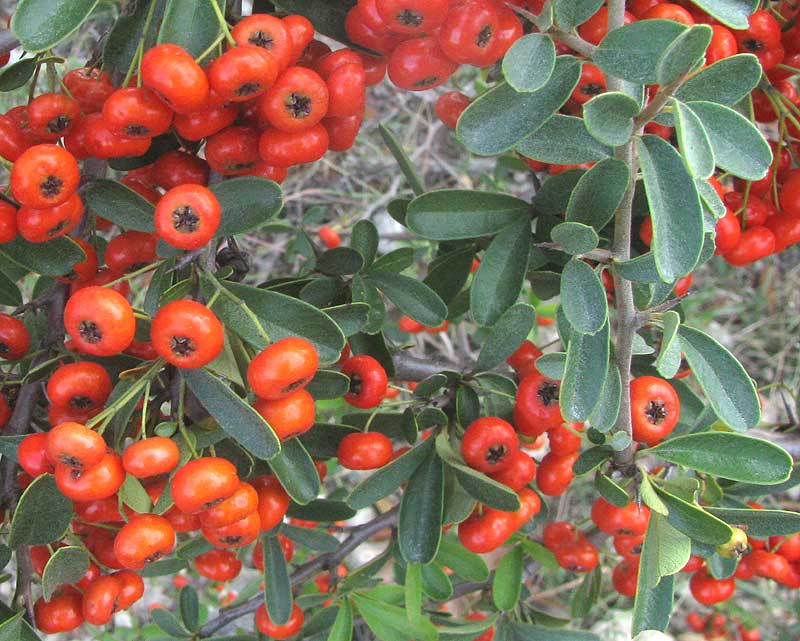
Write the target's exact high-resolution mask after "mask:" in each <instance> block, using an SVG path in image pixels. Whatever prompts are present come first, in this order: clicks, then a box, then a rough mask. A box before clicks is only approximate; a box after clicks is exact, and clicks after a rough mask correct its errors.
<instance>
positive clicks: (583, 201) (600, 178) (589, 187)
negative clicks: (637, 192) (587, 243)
mask: <svg viewBox="0 0 800 641" xmlns="http://www.w3.org/2000/svg"><path fill="white" fill-rule="evenodd" d="M629 178H630V171H629V170H628V166H627V165H626V164H625V163H624V162H622V161H621V160H617V159H616V158H609V159H607V160H602V161H600V162H599V163H597V164H596V165H595V166H594V167H592V168H591V169H590V170H589V171H587V172H586V173H585V174H583V176H581V178H580V180H578V183H577V184H576V185H575V189H574V191H573V192H572V194H571V195H570V197H569V202H568V203H567V208H566V219H567V221H568V222H573V223H582V224H584V225H590V226H591V227H593V228H594V229H595V230H596V231H598V232H599V231H601V230H602V229H603V228H604V227H605V226H606V225H607V224H608V223H609V221H610V220H611V219H612V218H613V217H614V212H616V210H617V207H619V204H620V203H621V202H622V199H623V198H624V197H625V192H626V191H627V189H628V181H629Z"/></svg>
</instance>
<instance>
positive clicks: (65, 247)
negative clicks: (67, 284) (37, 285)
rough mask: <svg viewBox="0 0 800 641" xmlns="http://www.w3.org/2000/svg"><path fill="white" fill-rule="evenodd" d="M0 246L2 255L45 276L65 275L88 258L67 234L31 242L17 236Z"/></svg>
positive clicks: (0, 254)
mask: <svg viewBox="0 0 800 641" xmlns="http://www.w3.org/2000/svg"><path fill="white" fill-rule="evenodd" d="M0 247H1V249H0V256H4V257H6V258H8V259H9V260H11V261H13V262H14V263H16V264H17V265H19V266H21V267H23V268H25V269H26V270H28V271H32V272H34V273H36V274H41V275H43V276H63V275H64V274H68V273H69V272H70V270H71V269H72V267H73V265H75V263H78V262H80V261H82V260H85V259H86V254H84V253H83V250H82V249H81V248H80V246H79V245H78V244H77V243H75V242H74V241H73V240H72V239H70V238H67V237H66V236H62V237H60V238H56V239H54V240H48V241H47V242H46V243H29V242H28V241H27V240H25V239H23V238H22V237H21V236H17V237H16V238H15V239H14V240H12V241H11V242H10V243H3V245H2V246H0Z"/></svg>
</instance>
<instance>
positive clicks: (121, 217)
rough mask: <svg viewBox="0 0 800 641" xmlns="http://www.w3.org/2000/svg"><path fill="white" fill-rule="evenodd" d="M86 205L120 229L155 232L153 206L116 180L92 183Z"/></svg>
mask: <svg viewBox="0 0 800 641" xmlns="http://www.w3.org/2000/svg"><path fill="white" fill-rule="evenodd" d="M86 203H87V204H88V205H89V208H90V209H91V210H92V212H94V213H95V214H97V215H98V216H102V217H103V218H105V219H106V220H110V221H111V222H113V223H116V224H117V225H119V226H120V227H124V228H125V229H133V230H135V231H146V232H153V231H155V225H154V223H153V214H154V212H155V208H154V207H153V205H152V204H151V203H149V202H148V201H146V200H145V199H144V198H142V197H141V196H140V195H139V194H137V193H136V192H135V191H133V189H130V188H129V187H126V186H125V185H123V184H122V183H120V182H117V181H116V180H106V179H100V180H95V181H93V182H91V183H90V184H89V187H88V188H87V190H86Z"/></svg>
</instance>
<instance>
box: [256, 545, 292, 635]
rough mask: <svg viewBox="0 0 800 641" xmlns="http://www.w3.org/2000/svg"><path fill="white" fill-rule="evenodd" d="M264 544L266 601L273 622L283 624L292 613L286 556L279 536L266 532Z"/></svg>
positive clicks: (290, 585) (290, 587)
mask: <svg viewBox="0 0 800 641" xmlns="http://www.w3.org/2000/svg"><path fill="white" fill-rule="evenodd" d="M256 545H262V546H264V602H265V604H266V606H267V612H268V613H269V618H270V619H271V620H272V622H273V623H276V624H278V625H283V624H284V623H286V622H287V621H288V620H289V617H290V616H291V614H292V602H293V599H292V584H291V582H290V581H289V571H288V569H287V567H286V557H284V555H283V548H282V547H281V543H280V541H279V540H278V537H277V536H271V535H269V534H265V535H263V536H262V537H261V541H260V543H257V544H256Z"/></svg>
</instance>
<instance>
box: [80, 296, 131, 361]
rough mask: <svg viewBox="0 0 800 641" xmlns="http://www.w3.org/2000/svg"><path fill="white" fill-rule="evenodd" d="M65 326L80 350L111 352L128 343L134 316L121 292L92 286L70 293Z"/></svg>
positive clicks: (111, 354)
mask: <svg viewBox="0 0 800 641" xmlns="http://www.w3.org/2000/svg"><path fill="white" fill-rule="evenodd" d="M64 327H65V328H66V330H67V332H68V333H69V335H70V336H71V337H72V340H73V341H74V343H75V346H76V347H77V348H78V350H79V351H81V352H83V353H86V354H92V355H93V356H114V355H115V354H119V353H120V352H121V351H122V350H124V349H125V348H126V347H128V345H130V344H131V341H132V340H133V336H134V334H135V333H136V319H135V318H134V316H133V310H132V309H131V306H130V304H129V303H128V301H127V300H125V298H124V297H123V296H122V295H121V294H119V293H117V292H116V291H114V290H113V289H109V288H104V287H96V286H92V287H86V288H84V289H80V290H78V291H77V292H75V293H74V294H73V295H72V296H70V298H69V300H68V301H67V305H66V307H65V308H64Z"/></svg>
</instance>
